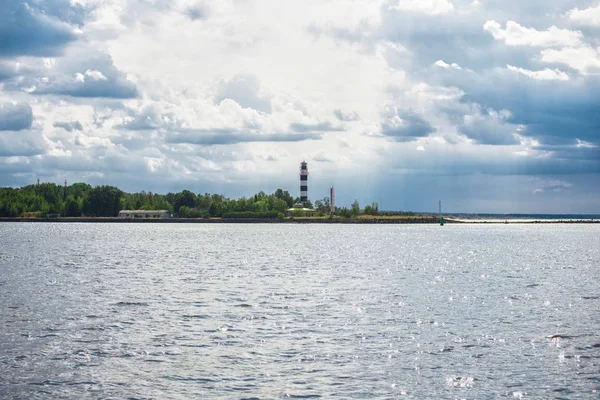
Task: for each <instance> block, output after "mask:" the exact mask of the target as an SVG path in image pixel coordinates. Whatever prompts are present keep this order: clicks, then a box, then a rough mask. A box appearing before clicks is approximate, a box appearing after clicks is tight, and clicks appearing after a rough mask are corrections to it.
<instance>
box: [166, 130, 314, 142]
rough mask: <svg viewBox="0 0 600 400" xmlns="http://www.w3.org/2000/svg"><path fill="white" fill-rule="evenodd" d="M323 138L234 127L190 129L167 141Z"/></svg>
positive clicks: (277, 140) (257, 140)
mask: <svg viewBox="0 0 600 400" xmlns="http://www.w3.org/2000/svg"><path fill="white" fill-rule="evenodd" d="M321 138H322V135H320V134H317V133H256V132H252V131H239V130H232V129H189V130H181V131H179V132H177V133H175V134H173V135H170V136H169V137H168V138H167V142H169V143H188V144H198V145H205V146H213V145H229V144H236V143H252V142H301V141H304V140H318V139H321Z"/></svg>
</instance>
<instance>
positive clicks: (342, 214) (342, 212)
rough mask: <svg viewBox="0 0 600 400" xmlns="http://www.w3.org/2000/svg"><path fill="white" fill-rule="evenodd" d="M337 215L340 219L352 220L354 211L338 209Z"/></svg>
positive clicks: (344, 208) (343, 208)
mask: <svg viewBox="0 0 600 400" xmlns="http://www.w3.org/2000/svg"><path fill="white" fill-rule="evenodd" d="M335 214H336V215H339V216H340V217H344V218H350V217H352V215H353V214H352V210H349V209H347V208H346V207H342V208H337V207H336V212H335Z"/></svg>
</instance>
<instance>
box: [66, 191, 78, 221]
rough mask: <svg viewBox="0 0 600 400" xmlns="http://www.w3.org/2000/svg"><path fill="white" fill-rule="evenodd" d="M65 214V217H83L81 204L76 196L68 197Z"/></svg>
mask: <svg viewBox="0 0 600 400" xmlns="http://www.w3.org/2000/svg"><path fill="white" fill-rule="evenodd" d="M63 214H64V215H65V217H79V216H80V215H81V209H80V208H79V203H78V202H77V200H76V199H75V196H73V195H69V196H68V197H67V201H65V207H64V211H63Z"/></svg>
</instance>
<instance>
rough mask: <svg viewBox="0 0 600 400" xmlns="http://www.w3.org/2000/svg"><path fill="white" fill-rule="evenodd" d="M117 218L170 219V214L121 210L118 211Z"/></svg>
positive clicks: (157, 211)
mask: <svg viewBox="0 0 600 400" xmlns="http://www.w3.org/2000/svg"><path fill="white" fill-rule="evenodd" d="M119 218H121V219H135V218H141V219H146V218H158V219H163V218H171V213H169V211H168V210H121V211H119Z"/></svg>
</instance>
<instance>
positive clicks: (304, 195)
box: [300, 161, 308, 204]
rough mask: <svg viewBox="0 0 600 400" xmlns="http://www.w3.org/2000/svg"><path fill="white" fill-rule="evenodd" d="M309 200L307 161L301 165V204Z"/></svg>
mask: <svg viewBox="0 0 600 400" xmlns="http://www.w3.org/2000/svg"><path fill="white" fill-rule="evenodd" d="M307 200H308V166H307V164H306V161H302V162H301V163H300V203H302V204H306V201H307Z"/></svg>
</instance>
